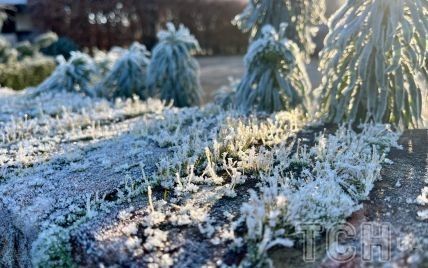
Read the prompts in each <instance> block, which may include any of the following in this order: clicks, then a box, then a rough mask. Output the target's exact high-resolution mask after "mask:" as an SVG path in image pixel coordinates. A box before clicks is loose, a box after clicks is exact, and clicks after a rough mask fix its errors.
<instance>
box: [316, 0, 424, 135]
mask: <svg viewBox="0 0 428 268" xmlns="http://www.w3.org/2000/svg"><path fill="white" fill-rule="evenodd" d="M427 14H428V2H427V1H426V0H402V1H395V0H394V1H392V0H348V1H347V2H346V3H345V4H344V5H343V7H342V8H341V9H340V10H339V11H338V12H337V13H336V14H335V15H334V16H333V17H332V19H331V20H330V22H329V26H330V29H331V30H330V33H329V35H328V36H327V38H326V41H325V45H326V47H325V49H324V51H323V53H322V62H321V69H323V70H324V75H323V76H324V81H323V88H322V94H321V98H322V105H323V107H324V109H325V110H326V111H327V112H328V120H329V121H332V122H336V123H339V122H343V121H350V122H356V123H359V122H365V121H367V120H373V121H375V122H390V123H394V124H396V125H399V126H403V127H416V126H418V123H419V121H420V119H421V111H422V91H423V90H426V89H424V87H426V81H427V72H426V58H427V34H428V15H427ZM424 85H425V86H424Z"/></svg>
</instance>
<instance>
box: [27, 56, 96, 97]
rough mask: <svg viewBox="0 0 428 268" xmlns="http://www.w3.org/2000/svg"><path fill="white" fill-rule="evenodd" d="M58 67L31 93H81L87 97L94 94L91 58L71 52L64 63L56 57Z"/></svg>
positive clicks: (93, 69) (93, 71) (93, 70)
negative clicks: (91, 82) (91, 83)
mask: <svg viewBox="0 0 428 268" xmlns="http://www.w3.org/2000/svg"><path fill="white" fill-rule="evenodd" d="M58 61H59V65H58V67H57V68H56V69H55V71H54V72H53V73H52V75H51V76H50V77H48V78H47V79H46V80H45V81H44V82H43V83H42V84H40V85H39V86H38V87H37V88H36V89H35V90H34V91H33V92H32V93H33V94H36V95H37V94H40V93H43V92H49V91H69V92H73V91H75V92H82V93H84V94H87V95H89V96H93V95H94V93H93V91H92V90H91V86H90V81H91V76H92V75H93V74H94V73H95V72H96V68H95V64H94V62H93V60H92V58H91V57H90V56H89V55H87V54H85V53H81V52H72V53H71V57H70V59H69V60H68V61H66V60H65V59H64V58H63V57H62V56H60V57H58Z"/></svg>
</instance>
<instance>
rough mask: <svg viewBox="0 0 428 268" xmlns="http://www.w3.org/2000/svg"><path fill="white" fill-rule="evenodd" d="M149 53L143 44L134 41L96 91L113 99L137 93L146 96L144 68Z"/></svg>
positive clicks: (146, 64)
mask: <svg viewBox="0 0 428 268" xmlns="http://www.w3.org/2000/svg"><path fill="white" fill-rule="evenodd" d="M149 56H150V53H149V52H148V51H147V49H146V47H145V46H144V45H141V44H139V43H134V44H133V45H132V46H131V47H130V48H129V50H128V51H127V52H126V53H124V55H123V56H122V57H121V58H120V59H119V60H118V61H117V62H116V63H115V65H114V66H113V68H112V69H111V70H110V72H109V73H108V74H107V75H106V76H105V77H104V78H103V79H102V80H101V82H100V83H99V84H98V85H97V86H96V92H97V93H98V94H99V95H100V96H103V97H106V98H109V99H115V98H118V97H122V98H130V97H132V96H133V95H137V96H139V97H140V98H142V99H143V98H146V97H147V95H148V94H147V92H145V91H146V69H147V66H148V65H149V63H150V59H149Z"/></svg>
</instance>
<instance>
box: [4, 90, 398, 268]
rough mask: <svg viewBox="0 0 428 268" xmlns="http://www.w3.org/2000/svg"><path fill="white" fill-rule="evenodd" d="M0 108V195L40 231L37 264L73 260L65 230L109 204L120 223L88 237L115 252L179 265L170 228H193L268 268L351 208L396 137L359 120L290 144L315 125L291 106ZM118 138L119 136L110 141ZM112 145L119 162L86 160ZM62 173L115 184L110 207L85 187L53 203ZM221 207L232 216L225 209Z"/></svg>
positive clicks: (69, 104) (76, 102) (14, 102)
mask: <svg viewBox="0 0 428 268" xmlns="http://www.w3.org/2000/svg"><path fill="white" fill-rule="evenodd" d="M0 102H1V108H0V109H2V111H5V113H6V114H7V113H9V115H12V113H13V111H16V112H15V113H13V114H15V116H13V117H10V118H9V117H7V116H5V117H4V118H1V120H0V122H1V123H0V130H1V133H2V134H3V136H2V140H1V141H0V150H1V154H0V164H1V173H0V176H1V180H0V181H1V182H0V193H1V194H2V196H1V197H0V198H1V199H0V200H1V202H7V204H8V206H10V207H13V208H14V210H13V211H16V213H17V214H18V215H23V216H25V215H32V214H33V215H34V214H37V215H39V214H40V215H41V216H40V218H37V217H35V216H33V215H32V216H31V217H30V218H31V220H32V221H33V219H38V220H34V221H35V223H34V224H37V226H39V228H40V233H39V234H38V235H37V238H36V240H35V241H34V242H33V244H32V250H31V257H32V262H33V265H34V266H38V267H49V266H51V267H52V266H57V265H61V264H65V265H73V264H76V263H75V262H76V260H75V259H73V255H72V252H71V247H72V244H71V243H70V239H71V237H72V236H73V234H74V232H75V231H76V230H78V229H79V228H81V226H83V225H85V224H87V223H89V222H91V221H92V220H94V219H101V220H102V219H103V217H106V216H107V215H109V213H112V212H113V211H115V208H118V207H121V208H124V209H122V210H121V212H120V213H119V214H118V216H117V218H115V219H116V221H117V223H115V224H112V225H111V226H110V224H109V226H110V227H108V229H106V230H103V231H102V232H100V233H98V235H97V237H96V239H97V240H96V241H111V240H114V241H119V242H120V241H122V242H120V243H122V244H118V245H123V246H124V247H125V248H126V251H127V252H131V255H132V256H133V257H132V258H136V259H139V258H140V259H144V263H146V264H147V265H149V264H152V265H160V264H163V265H165V266H166V267H168V266H171V265H173V264H177V262H178V261H179V255H177V254H178V253H174V252H175V251H174V250H171V247H172V245H174V243H176V239H177V236H176V233H174V232H175V231H173V230H177V229H176V228H180V229H181V230H183V232H185V230H186V229H191V230H193V231H192V232H194V230H197V231H199V233H200V234H199V235H200V236H201V237H202V238H201V239H203V240H204V241H205V243H207V244H208V245H212V246H213V247H221V248H228V247H230V249H231V250H232V249H237V248H241V249H240V250H241V251H244V252H245V253H246V257H245V258H244V260H243V262H242V263H241V264H242V265H256V264H266V263H269V254H268V253H269V249H270V248H272V247H274V246H275V247H276V246H285V247H291V246H293V245H294V244H297V243H296V242H297V241H298V239H299V232H300V228H301V224H304V223H308V222H310V223H314V222H315V223H319V224H321V225H322V226H325V227H328V226H331V225H332V224H335V223H337V222H342V221H345V220H346V219H347V217H349V216H350V215H351V213H352V212H354V211H356V210H358V209H359V208H360V207H361V205H360V202H361V201H362V200H364V199H366V198H367V196H368V193H369V192H370V190H371V189H372V188H373V184H374V182H375V181H376V179H378V178H379V172H380V169H381V164H382V163H385V162H388V161H387V159H386V158H385V154H386V153H387V152H388V150H389V148H390V147H391V146H397V144H396V141H397V139H398V136H399V135H398V133H395V132H393V131H392V130H391V129H390V128H389V127H388V126H385V125H371V124H368V125H364V126H362V128H361V129H359V130H358V132H355V131H354V130H352V129H349V128H348V127H345V126H342V127H340V128H339V129H338V130H337V131H336V132H335V133H333V134H326V133H320V134H319V135H317V138H316V140H315V141H314V145H312V142H311V141H307V140H304V139H300V138H299V137H301V136H302V133H306V132H308V133H307V134H310V133H309V131H310V126H316V125H318V124H319V122H318V121H317V120H315V119H312V118H308V117H307V116H306V115H305V113H304V112H302V111H300V110H299V109H296V110H290V111H287V112H278V113H274V114H272V115H270V116H267V115H252V116H248V115H244V114H241V113H239V112H237V111H233V110H232V111H224V110H223V109H222V108H221V107H218V106H216V105H213V104H209V105H207V106H205V107H202V108H183V109H179V108H174V107H169V106H165V105H164V103H163V102H161V101H159V100H152V99H149V100H147V101H140V100H138V99H128V100H126V101H116V102H114V103H112V102H107V101H106V100H102V99H97V98H89V97H85V96H83V95H79V94H78V93H70V92H47V93H42V94H40V95H39V96H38V97H37V98H29V96H27V95H26V93H25V92H24V93H15V94H8V95H5V96H4V97H3V98H1V99H0ZM35 107H36V108H35ZM124 133H128V134H129V135H128V136H126V139H120V138H118V136H120V135H122V134H124ZM101 141H102V142H101ZM95 142H97V144H94V143H95ZM74 143H76V145H74ZM116 143H118V144H119V146H126V145H127V144H128V145H129V143H132V144H135V146H133V148H132V149H131V150H129V151H127V152H126V154H125V155H124V156H123V155H122V156H121V157H125V159H123V162H122V164H121V165H113V164H112V163H111V161H112V159H114V158H115V157H116V155H115V153H116V152H114V151H110V152H109V154H111V155H101V156H100V155H98V154H95V156H96V158H97V159H96V160H95V159H94V157H90V156H91V154H92V153H91V151H92V150H95V148H96V147H95V146H98V147H109V146H114V145H115V144H116ZM148 143H153V144H154V145H153V146H154V147H156V148H158V149H159V150H162V152H163V154H162V155H159V156H155V159H157V160H156V166H155V168H154V169H155V170H154V171H153V170H151V171H149V170H148V169H147V168H146V165H150V164H151V163H144V162H139V161H137V160H136V158H135V155H138V154H139V153H142V151H144V150H147V148H148V147H144V146H146V145H147V144H148ZM90 144H93V146H89V145H90ZM138 144H144V145H143V147H138V146H137V145H138ZM80 145H82V146H80ZM83 145H85V146H83ZM86 145H88V146H86ZM76 146H80V148H79V147H77V148H79V149H77V148H76ZM113 148H116V147H113ZM150 148H152V147H150ZM117 157H119V156H117ZM156 157H158V158H156ZM94 165H97V167H96V169H94ZM59 168H60V169H61V170H66V171H67V172H68V173H65V174H68V175H66V176H72V177H75V179H74V180H75V182H74V183H84V180H82V181H78V182H77V181H76V180H77V178H78V175H77V174H86V175H85V176H88V175H89V176H90V175H93V176H94V177H96V174H91V170H93V169H94V170H98V171H97V172H99V170H107V171H109V172H110V173H109V172H106V173H105V174H119V176H122V177H123V180H122V182H121V183H117V182H115V183H117V185H113V186H112V188H114V189H115V194H114V196H115V197H114V198H111V197H110V199H109V200H107V198H106V195H107V194H109V192H99V191H95V192H91V191H88V192H87V191H85V192H82V193H69V194H70V195H71V196H68V197H64V198H63V199H61V200H58V201H57V203H58V204H55V205H53V204H52V203H53V196H52V194H53V192H52V191H53V190H52V189H51V188H52V187H54V185H55V187H68V186H67V185H63V184H62V183H61V182H55V181H50V178H58V179H59V178H61V179H65V178H64V177H61V176H63V175H59V176H58V177H57V176H56V173H57V172H58V174H59V173H60V172H63V171H60V169H59ZM131 169H133V170H134V169H138V170H139V172H138V173H135V172H132V173H130V172H128V171H129V170H131ZM136 174H138V175H136ZM14 180H17V181H18V182H19V183H20V185H21V186H20V187H22V189H21V190H22V191H23V193H25V194H24V196H26V195H27V194H28V195H31V194H36V197H35V198H34V199H32V202H31V203H30V204H25V203H24V205H22V204H21V203H20V200H16V199H14V194H17V196H21V195H20V193H21V190H18V189H16V186H15V184H14V183H13V181H14ZM29 180H31V181H29ZM87 180H88V181H87V183H90V182H91V181H92V180H94V178H90V179H89V178H88V179H87ZM105 180H106V181H109V178H108V177H106V178H105ZM112 181H113V180H112ZM49 184H52V187H51V188H49V187H48V185H49ZM26 188H28V189H29V190H30V189H35V190H31V193H30V192H28V193H27V192H26V191H27V190H26ZM41 189H43V190H47V192H46V193H42V192H40V191H41ZM49 189H50V190H49ZM247 189H250V193H249V196H248V195H247V193H246V191H247ZM56 191H60V192H61V193H64V191H63V190H62V189H57V190H56ZM45 195H46V196H45ZM47 195H49V197H48V196H47ZM74 195H76V196H74ZM141 200H143V204H144V205H143V206H142V208H141V209H139V206H140V207H141V204H140V203H138V202H141ZM229 203H237V205H238V207H241V209H240V210H239V209H230V208H229V207H228V204H229ZM15 204H16V205H15ZM135 204H140V205H138V206H136V207H134V205H135ZM218 204H221V206H223V207H224V208H225V209H224V210H223V211H222V212H221V213H220V214H221V215H219V214H218V213H213V212H212V211H213V210H215V207H216V206H218ZM14 206H16V207H14ZM26 206H27V207H26ZM55 209H57V210H58V211H56V210H55ZM29 213H30V214H29ZM32 221H30V222H32ZM38 221H40V222H38ZM192 228H193V229H192ZM119 242H117V243H119ZM93 243H95V241H94V242H93ZM91 250H92V249H91ZM73 252H74V251H73ZM78 254H79V253H78ZM143 256H145V257H143ZM70 263H71V264H70Z"/></svg>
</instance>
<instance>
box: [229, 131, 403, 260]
mask: <svg viewBox="0 0 428 268" xmlns="http://www.w3.org/2000/svg"><path fill="white" fill-rule="evenodd" d="M361 131H362V132H361V133H356V132H354V131H353V130H351V129H349V128H347V127H344V126H343V127H340V128H339V130H338V131H337V132H336V133H334V134H332V135H325V134H323V135H320V136H319V137H318V138H317V142H316V144H315V145H314V146H313V147H312V148H310V147H307V146H306V145H298V146H297V150H296V151H295V152H294V153H291V152H292V149H291V148H292V147H293V144H292V143H291V144H289V145H286V146H285V147H284V145H281V146H278V147H277V148H275V147H274V151H275V152H276V157H277V158H276V160H275V158H274V159H273V161H275V162H274V163H275V164H272V165H268V166H270V167H271V168H270V169H267V170H265V171H263V172H262V173H261V176H260V179H261V185H260V187H259V191H257V192H254V191H252V192H251V195H250V200H249V201H248V202H247V203H244V204H243V205H242V208H241V212H242V214H241V217H240V218H239V219H238V221H237V223H236V224H235V226H242V225H243V226H245V228H246V234H245V235H244V236H243V239H244V241H246V243H245V244H246V245H247V255H246V258H245V259H244V260H243V263H242V264H243V265H247V266H253V265H260V264H265V263H269V260H268V259H267V258H268V250H269V249H270V248H271V247H272V246H275V245H281V246H286V247H290V246H292V245H293V241H297V240H299V239H300V237H301V236H300V235H301V234H302V232H303V229H302V227H303V226H304V225H305V224H319V225H320V226H322V227H324V228H328V227H332V226H334V225H335V224H337V223H340V222H343V221H345V220H346V218H348V217H349V216H350V215H351V214H352V213H353V212H355V211H357V210H359V209H360V208H361V204H360V202H361V200H365V199H367V197H368V195H369V193H370V191H371V190H372V188H373V186H374V182H375V181H376V180H377V179H378V178H379V177H380V170H381V168H382V166H381V164H382V163H387V162H389V161H388V160H387V159H386V158H385V155H386V154H387V153H388V151H389V149H390V148H391V147H399V146H398V144H397V140H398V137H399V135H398V134H397V133H395V132H393V131H391V129H390V128H389V127H388V126H385V125H373V124H370V125H364V126H362V130H361ZM378 141H380V142H378ZM240 244H242V242H240Z"/></svg>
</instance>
